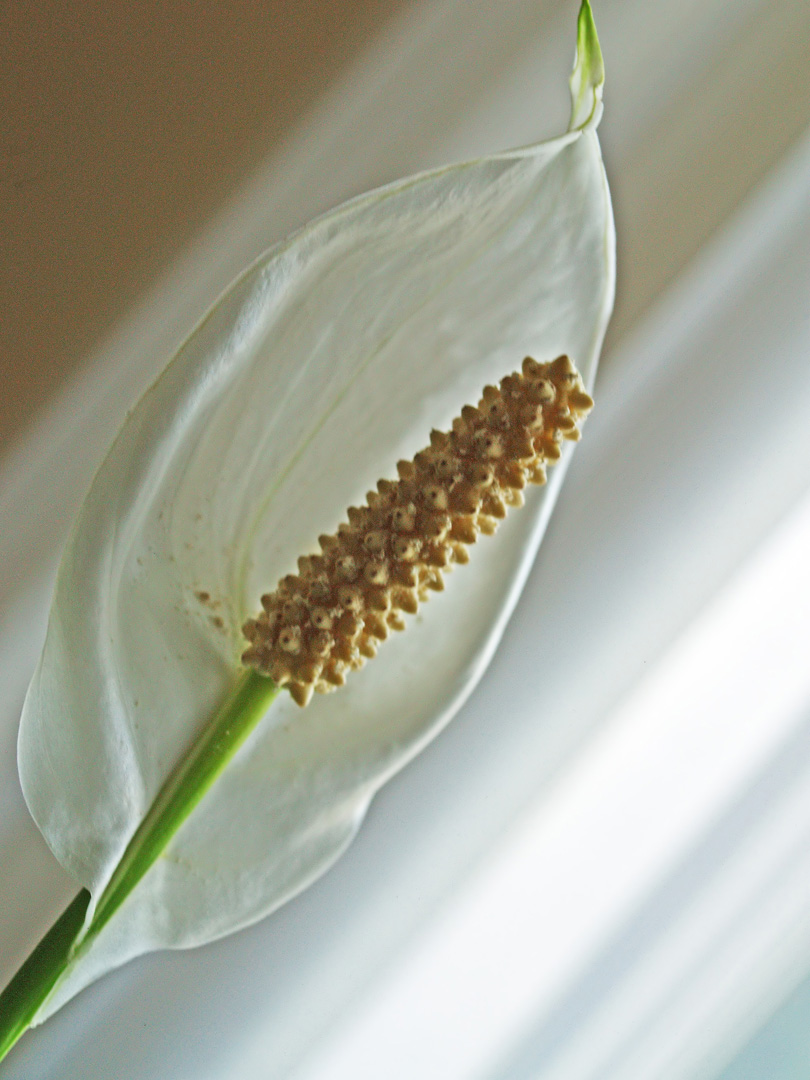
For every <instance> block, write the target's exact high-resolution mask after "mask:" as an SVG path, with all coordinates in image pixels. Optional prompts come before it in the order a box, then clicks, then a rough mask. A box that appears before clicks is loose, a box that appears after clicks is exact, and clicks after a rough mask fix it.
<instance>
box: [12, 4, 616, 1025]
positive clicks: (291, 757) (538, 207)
mask: <svg viewBox="0 0 810 1080" xmlns="http://www.w3.org/2000/svg"><path fill="white" fill-rule="evenodd" d="M587 15H588V19H589V17H590V13H589V12H587ZM586 22H587V25H586V26H585V31H584V33H583V21H582V19H581V20H580V37H579V42H578V61H577V65H576V67H575V71H574V75H573V76H572V97H573V101H574V106H573V117H572V128H571V130H569V132H568V133H566V134H565V135H563V136H561V137H560V138H558V139H555V140H553V141H551V142H547V143H544V144H540V145H537V146H530V147H527V148H522V149H519V150H516V151H513V152H509V153H500V154H497V155H494V156H492V157H488V158H483V159H481V160H478V161H473V162H469V163H466V164H462V165H455V166H452V167H449V168H443V169H439V170H436V171H433V172H429V173H426V174H424V175H421V176H417V177H412V178H409V179H407V180H403V181H400V182H398V183H395V184H392V185H390V186H388V187H385V188H382V189H380V190H379V191H374V192H372V193H370V194H368V195H364V196H362V197H361V198H358V199H354V200H353V201H351V202H349V203H347V204H345V205H344V206H341V207H339V208H338V209H337V210H334V211H333V212H331V213H329V214H326V215H325V216H323V217H321V218H319V219H318V220H316V221H315V222H313V223H312V224H310V225H308V226H306V227H305V228H303V229H302V230H300V231H299V232H298V233H296V234H295V235H294V236H293V237H292V238H291V239H289V240H287V241H285V242H284V243H282V244H280V245H278V246H277V247H275V248H273V249H272V250H270V251H269V252H268V253H267V254H265V255H264V256H262V258H261V259H260V260H259V261H258V262H257V263H256V264H255V265H254V266H252V267H251V268H250V269H249V270H248V271H247V272H246V273H244V274H243V275H242V276H241V277H240V278H239V279H238V280H237V281H236V282H235V283H234V285H233V286H232V287H231V288H230V289H229V290H228V291H227V293H226V294H225V295H224V296H223V297H222V298H221V299H220V300H219V301H218V302H217V303H216V305H215V306H214V307H213V308H212V310H211V311H210V312H209V314H208V315H207V316H206V318H205V319H204V320H203V322H202V323H201V324H200V325H199V326H198V327H197V329H196V330H195V331H194V333H193V334H192V335H191V337H190V338H189V339H188V341H187V342H186V343H185V345H184V346H183V347H182V349H181V350H180V352H179V353H178V355H177V356H176V357H175V358H174V359H173V360H172V362H171V364H170V365H169V367H168V368H167V369H166V371H165V373H164V374H163V375H162V377H161V378H160V379H159V380H158V381H157V383H156V384H155V385H154V386H153V387H152V389H151V390H150V391H149V392H148V393H147V394H146V396H145V397H144V398H143V400H142V401H141V402H140V404H139V405H138V406H137V408H136V409H135V410H134V412H133V413H132V414H131V415H130V417H129V418H128V419H127V421H126V423H125V425H124V427H123V429H122V431H121V433H120V435H119V436H118V439H117V441H116V442H115V444H114V446H113V447H112V449H111V451H110V453H109V455H108V457H107V459H106V460H105V462H104V464H103V465H102V467H101V469H100V470H99V472H98V475H97V476H96V478H95V481H94V483H93V486H92V489H91V491H90V493H89V495H88V497H87V500H86V502H85V504H84V506H83V508H82V510H81V513H80V515H79V517H78V520H77V522H76V525H75V527H74V530H73V533H72V536H71V538H70V541H69V544H68V547H67V550H66V552H65V554H64V558H63V561H62V566H61V570H60V573H59V579H58V584H57V589H56V595H55V598H54V602H53V609H52V611H51V617H50V623H49V627H48V635H47V640H46V643H45V647H44V651H43V654H42V657H41V660H40V662H39V666H38V668H37V670H36V673H35V675H34V679H33V682H32V684H31V687H30V690H29V693H28V696H27V699H26V702H25V708H24V712H23V719H22V726H21V730H20V741H19V763H20V775H21V777H22V785H23V790H24V793H25V798H26V800H27V802H28V806H29V808H30V810H31V813H32V814H33V816H34V819H35V820H36V822H37V824H38V825H39V827H40V829H41V830H42V832H43V834H44V835H45V838H46V840H47V842H48V844H49V845H50V847H51V848H52V850H53V852H54V854H55V855H56V857H57V858H58V859H59V861H60V862H61V863H62V864H63V865H64V866H65V867H66V868H67V870H68V871H69V872H70V873H71V874H72V875H73V876H74V877H75V878H76V880H77V881H78V882H80V883H81V884H82V885H84V886H86V887H87V888H88V889H89V890H90V891H91V892H92V894H93V896H94V898H96V899H97V898H98V896H99V894H100V891H101V890H102V889H103V887H104V886H105V884H106V883H107V882H108V881H109V878H110V875H111V874H112V872H113V870H114V868H115V866H116V864H117V863H118V860H119V859H120V857H121V854H122V852H123V850H124V848H125V846H126V844H127V842H128V840H129V839H130V837H131V836H132V834H133V833H134V831H135V829H136V827H137V825H138V823H139V822H140V821H141V819H142V818H143V816H144V814H145V813H146V811H147V809H148V808H149V806H150V804H151V803H152V801H153V799H154V797H155V795H156V793H157V792H158V790H159V788H160V787H161V785H162V783H163V782H164V780H165V779H166V777H167V775H168V773H169V771H170V770H171V769H172V767H173V766H174V764H175V763H176V761H177V760H178V758H180V757H181V756H182V755H183V754H184V753H185V752H186V751H187V749H188V747H189V746H190V745H191V744H192V743H193V741H194V739H195V737H196V736H197V735H198V734H199V732H200V731H201V729H202V727H203V726H204V725H205V724H206V721H207V720H208V719H209V718H210V717H211V716H212V714H213V713H214V712H215V710H216V708H217V706H218V705H219V704H220V702H221V701H222V699H223V697H224V696H225V695H226V694H227V692H228V690H229V688H230V687H231V686H232V685H233V683H234V681H235V679H236V678H237V674H238V672H239V670H240V662H239V657H240V654H241V652H242V650H243V648H244V642H243V639H242V635H241V632H240V627H241V625H242V623H243V621H244V620H245V619H246V618H247V617H248V616H250V615H252V614H254V613H255V611H256V610H257V608H258V606H259V597H260V595H261V594H262V593H263V592H265V591H267V590H268V589H271V588H273V587H274V586H275V583H276V581H277V580H278V578H279V577H280V576H281V575H283V574H285V573H288V572H289V571H291V570H293V569H294V568H295V563H296V558H297V556H298V555H300V554H303V553H306V552H311V551H314V550H316V546H317V545H316V538H317V536H318V534H319V533H321V532H329V531H332V530H333V529H334V528H335V526H336V525H337V523H338V522H339V521H340V520H342V518H343V516H344V515H345V510H346V507H347V506H348V505H349V504H351V503H356V502H358V501H362V499H363V497H364V494H365V492H366V491H367V490H368V489H369V488H371V487H373V485H374V484H375V482H376V481H377V480H378V479H379V478H380V477H381V476H383V475H387V476H393V475H394V465H395V462H396V461H397V459H398V458H400V457H410V456H412V455H413V453H414V452H415V451H416V450H418V449H419V448H420V447H421V446H422V445H424V443H425V442H426V439H427V435H428V433H429V432H430V429H431V428H432V427H443V426H446V425H448V424H449V422H450V421H451V419H452V417H453V416H454V415H455V414H456V413H458V411H459V410H460V408H461V406H462V405H464V404H465V403H467V402H475V401H476V400H477V399H478V397H479V396H480V392H481V389H482V388H483V386H484V385H485V384H486V383H490V382H496V381H497V380H498V379H499V378H500V377H501V376H502V375H504V374H506V373H507V372H509V371H512V370H514V369H515V368H517V367H519V366H520V362H521V361H522V359H523V357H524V356H525V355H532V356H534V357H536V358H537V359H539V360H549V359H553V358H554V357H556V356H557V355H559V354H560V353H567V354H568V355H570V356H571V358H572V359H573V360H574V361H575V362H576V364H577V365H578V367H579V368H580V370H581V371H582V373H583V375H584V377H585V380H586V383H587V384H588V385H592V382H593V378H594V374H595V369H596V363H597V357H598V353H599V348H600V345H601V342H602V337H603V334H604V330H605V326H606V323H607V320H608V317H609V313H610V309H611V305H612V300H613V284H614V236H613V221H612V215H611V206H610V198H609V194H608V188H607V183H606V180H605V174H604V170H603V166H602V160H601V155H600V149H599V143H598V140H597V136H596V130H595V128H596V125H597V123H598V120H599V116H600V113H601V84H602V69H601V57H600V56H599V52H598V45H595V44H594V42H595V36H594V37H593V40H592V41H589V39H588V32H589V28H592V24H591V23H590V22H589V21H587V20H586ZM563 469H564V463H563V465H561V466H559V467H557V468H556V469H555V470H553V471H552V473H551V474H550V475H551V479H550V483H549V485H548V487H546V488H544V489H536V490H535V489H533V490H532V493H531V495H530V496H529V499H528V500H527V507H526V509H525V510H524V511H521V512H516V513H514V514H512V515H510V518H509V519H508V521H507V522H506V523H505V524H504V526H503V527H502V528H501V529H500V530H499V532H498V534H497V535H496V536H495V537H494V538H492V539H485V540H482V541H481V542H480V543H479V544H478V545H477V546H476V549H475V550H474V551H473V552H472V556H473V558H472V563H471V565H470V566H469V567H466V568H463V569H460V570H458V571H456V573H454V574H453V575H452V576H451V578H450V579H449V582H448V588H447V590H446V592H445V593H443V594H441V595H439V596H437V597H435V598H434V599H432V600H431V602H430V603H429V604H428V605H427V606H426V607H425V608H423V609H422V611H420V614H419V616H418V617H417V618H416V619H415V620H412V622H413V625H412V626H410V627H409V628H408V629H407V631H406V632H405V633H403V634H399V635H395V636H394V639H392V640H391V641H389V642H387V643H386V644H385V645H384V647H383V648H382V649H381V651H380V655H379V657H378V658H377V659H376V660H375V661H374V662H372V663H370V664H368V665H367V666H366V667H365V669H364V670H363V671H361V672H359V673H357V674H356V675H353V676H352V677H351V678H350V680H349V682H348V683H347V685H346V687H345V688H344V689H342V690H341V691H339V692H337V693H335V694H333V695H329V696H328V697H323V698H320V697H316V699H315V700H314V701H313V703H312V704H311V705H310V706H309V707H308V708H307V709H306V710H303V711H301V710H299V709H298V708H297V706H295V705H293V704H292V703H291V702H290V701H289V700H288V698H287V695H286V694H283V695H282V697H281V699H279V701H278V702H277V703H276V704H275V705H274V707H273V709H272V710H271V711H270V713H269V714H268V715H267V716H266V717H265V719H264V721H263V722H262V723H261V724H260V725H259V726H258V728H257V729H256V730H255V731H254V732H253V733H252V735H251V736H250V737H249V738H248V740H247V742H246V743H245V744H244V745H243V746H242V747H241V749H240V750H239V752H238V753H237V755H236V757H235V758H234V760H233V761H232V762H231V764H230V765H229V766H228V767H227V769H226V770H225V772H224V773H223V775H222V776H221V777H220V778H219V779H218V780H217V782H216V784H215V785H214V787H213V788H212V789H211V790H210V791H209V793H208V794H207V796H206V797H205V798H204V800H203V801H202V803H201V804H200V805H199V806H198V808H197V809H196V810H195V812H194V813H193V815H192V816H191V817H190V818H189V819H188V820H187V821H186V823H185V824H184V825H183V826H182V827H181V829H180V831H179V832H178V833H177V835H176V836H175V837H174V839H173V840H172V841H171V842H170V844H169V847H168V848H167V850H166V852H165V854H164V856H163V857H162V858H160V859H159V860H158V862H157V863H156V864H155V865H154V866H153V867H152V868H151V870H150V871H149V872H148V873H147V875H146V876H145V877H144V879H143V880H142V881H141V883H140V884H139V885H138V887H137V888H136V889H135V891H134V892H133V893H132V895H130V896H129V898H128V899H127V900H126V901H125V903H124V905H123V906H122V908H121V909H120V911H118V913H117V914H116V915H115V916H114V917H113V919H112V920H111V922H110V923H109V924H108V925H107V926H106V927H105V928H104V929H103V930H102V931H101V933H100V934H99V936H98V938H97V939H96V940H95V941H94V942H93V944H92V946H91V947H90V948H89V949H88V951H87V953H86V955H84V956H82V958H81V959H80V961H79V962H78V963H77V964H76V965H75V966H74V968H73V969H72V971H71V972H70V973H69V974H68V975H67V977H66V978H65V979H64V980H63V981H62V983H61V984H60V985H59V987H58V988H57V991H56V993H55V995H54V996H53V997H52V998H51V1000H50V1001H49V1002H48V1003H47V1004H46V1005H45V1006H44V1007H43V1009H42V1010H41V1011H40V1014H39V1016H38V1017H37V1019H38V1020H41V1019H44V1018H45V1016H46V1015H48V1014H49V1013H51V1012H53V1011H54V1010H55V1009H56V1008H57V1007H58V1006H59V1005H60V1004H61V1003H62V1002H64V1001H65V1000H67V998H69V997H70V996H72V994H74V993H75V992H76V991H77V990H78V989H79V988H80V987H81V986H83V985H85V984H86V983H87V982H89V981H91V980H92V979H93V978H95V977H97V976H98V975H99V974H101V973H102V972H104V971H106V970H109V969H110V968H112V967H115V966H117V965H119V964H121V963H123V962H124V961H125V960H127V959H129V958H130V957H133V956H136V955H138V954H139V953H143V952H146V951H148V950H151V949H157V948H162V947H182V946H188V945H196V944H200V943H202V942H205V941H209V940H212V939H214V938H217V937H219V936H221V935H223V934H227V933H228V932H230V931H232V930H235V929H237V928H238V927H241V926H245V925H246V924H248V923H251V922H253V921H254V920H256V919H258V918H260V917H261V916H263V915H265V914H267V913H268V912H269V911H271V910H272V909H273V908H275V907H277V906H278V905H279V904H280V903H282V902H283V901H284V900H286V899H287V898H289V897H290V896H292V895H293V894H294V893H296V892H298V891H299V890H300V889H302V888H303V887H304V886H306V885H307V884H308V883H309V882H311V881H312V880H313V878H315V877H316V876H317V875H318V874H320V873H322V872H323V870H324V869H325V868H326V867H327V866H328V865H329V864H330V863H331V862H333V860H334V859H335V858H336V857H337V856H338V855H339V854H340V852H341V851H342V850H343V849H344V848H345V846H346V845H347V844H348V843H349V841H350V840H351V838H352V837H353V835H354V834H355V832H356V830H357V828H358V826H359V824H360V822H361V820H362V818H363V815H364V813H365V811H366V808H367V806H368V803H369V800H370V798H371V797H372V795H373V794H374V792H375V791H376V790H377V789H378V788H379V786H380V785H381V784H382V783H383V782H384V781H385V780H386V779H387V778H388V777H390V776H391V775H392V773H393V772H395V771H396V770H398V769H399V768H401V767H402V765H403V764H404V763H405V762H406V761H407V760H408V759H409V758H411V757H412V756H413V755H414V754H415V753H416V752H417V751H418V750H419V749H420V748H421V747H422V746H424V745H425V743H426V742H427V741H428V740H429V739H431V738H432V737H433V736H434V735H435V734H436V733H437V732H438V731H439V729H440V728H441V727H442V726H443V725H444V724H445V723H446V722H447V720H448V719H449V718H450V717H451V716H452V714H453V713H454V712H455V711H456V710H457V709H458V708H459V705H460V704H461V703H462V701H463V700H464V698H465V697H466V695H467V694H469V692H470V691H471V689H472V687H473V686H474V685H475V683H476V681H477V679H478V678H479V677H480V675H481V673H482V672H483V670H484V668H485V666H486V664H487V662H488V660H489V658H490V656H491V655H492V652H493V650H494V648H495V645H496V643H497V641H498V639H499V637H500V635H501V633H502V631H503V628H504V625H505V622H506V620H507V618H508V616H509V614H510V612H511V610H512V608H513V606H514V604H515V601H516V599H517V596H518V593H519V590H520V588H521V586H522V583H523V581H524V579H525V577H526V574H527V572H528V569H529V566H530V564H531V561H532V558H533V556H534V553H535V550H536V548H537V545H538V543H539V541H540V537H541V535H542V532H543V529H544V527H545V524H546V521H547V518H548V515H549V513H550V510H551V506H552V503H553V501H554V497H555V495H556V492H557V490H558V487H559V484H560V481H561V479H562V473H563ZM90 914H92V905H91V911H90V913H88V918H89V917H90Z"/></svg>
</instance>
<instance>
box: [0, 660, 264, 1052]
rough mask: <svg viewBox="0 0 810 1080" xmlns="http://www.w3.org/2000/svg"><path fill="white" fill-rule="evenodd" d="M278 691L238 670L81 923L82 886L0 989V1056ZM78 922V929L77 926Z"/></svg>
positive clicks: (84, 893) (85, 894)
mask: <svg viewBox="0 0 810 1080" xmlns="http://www.w3.org/2000/svg"><path fill="white" fill-rule="evenodd" d="M278 693H279V688H278V687H277V686H276V684H275V683H274V682H273V681H272V679H268V678H265V677H264V676H263V675H259V674H257V673H256V672H255V671H247V672H245V673H244V674H243V675H242V676H241V678H240V679H239V681H238V682H237V684H236V686H235V687H234V689H233V691H232V693H231V694H230V696H229V697H228V698H227V700H226V701H225V703H224V704H223V705H222V707H221V708H220V710H219V712H218V713H217V714H216V716H214V717H213V719H212V720H211V722H210V724H209V725H208V727H207V728H206V729H205V731H204V732H203V733H202V735H201V736H200V738H199V739H198V740H197V742H196V743H195V744H194V745H193V746H192V747H191V749H190V751H189V753H188V754H187V755H186V757H185V758H184V759H183V760H182V761H181V762H180V763H179V764H178V765H177V766H176V767H175V769H174V770H173V772H172V773H171V774H170V775H169V776H168V778H167V779H166V782H165V783H164V785H163V787H162V788H161V789H160V791H159V792H158V794H157V797H156V798H155V801H154V802H153V803H152V805H151V807H150V808H149V810H148V811H147V814H146V816H145V817H144V819H143V821H142V822H141V824H140V825H139V826H138V828H137V830H136V831H135V834H134V835H133V837H132V839H131V840H130V842H129V844H128V845H127V847H126V850H125V851H124V854H123V855H122V856H121V860H120V862H119V863H118V866H117V867H116V868H115V870H114V871H113V874H112V877H111V878H110V880H109V882H108V883H107V886H106V888H105V889H104V892H103V893H102V894H101V896H100V897H99V899H98V903H97V904H96V909H95V911H94V912H93V916H92V919H91V920H90V923H89V925H87V926H84V920H85V916H86V914H87V909H88V906H89V904H90V893H89V892H88V891H87V890H86V889H82V891H81V892H80V893H79V894H78V896H77V897H76V898H75V899H74V900H73V901H72V903H71V904H70V905H69V906H68V907H67V909H66V910H65V912H64V913H63V914H62V916H61V917H60V918H59V919H58V920H57V921H56V922H55V923H54V925H53V926H52V927H51V929H50V930H49V931H48V933H47V934H46V935H45V937H44V938H43V939H42V941H41V942H40V943H39V945H37V947H36V949H34V951H33V952H32V953H31V955H30V956H29V957H28V959H27V960H26V961H25V963H24V964H23V966H22V967H21V968H20V970H19V971H18V972H17V974H16V975H15V976H14V978H13V979H12V980H11V982H10V983H9V984H8V986H7V987H6V988H5V990H3V992H2V993H1V994H0V1061H2V1060H3V1058H4V1057H5V1056H6V1054H7V1053H8V1052H9V1050H10V1049H11V1047H12V1046H13V1045H14V1044H15V1043H16V1042H17V1040H18V1039H19V1038H20V1036H21V1035H22V1034H23V1033H24V1032H25V1031H27V1030H28V1028H29V1027H30V1026H31V1022H32V1021H33V1019H34V1018H35V1016H36V1014H37V1012H38V1011H39V1009H40V1007H41V1006H42V1005H43V1004H44V1003H45V1001H46V1000H47V999H48V997H49V995H50V994H51V993H52V992H53V990H54V989H55V987H56V986H57V984H58V983H59V981H60V979H61V978H62V977H63V976H64V975H65V974H66V972H68V971H69V970H70V968H71V967H72V965H73V964H74V963H75V962H76V961H77V960H78V959H79V957H81V956H82V955H83V954H84V953H85V952H86V951H87V950H88V948H89V947H90V945H91V944H92V942H93V941H94V939H95V938H96V937H97V936H98V934H99V933H100V932H101V930H102V929H103V927H104V926H106V924H107V923H108V922H109V920H110V919H111V918H112V916H113V915H114V914H115V912H116V911H117V910H118V909H119V908H120V906H121V904H123V902H124V900H126V898H127V897H128V896H129V894H130V893H131V892H132V890H133V889H134V888H135V886H136V885H137V884H138V882H139V881H140V880H141V878H142V877H143V876H144V874H146V872H147V871H148V870H149V868H150V867H151V866H153V865H154V863H155V862H156V861H157V859H158V858H159V857H160V855H161V854H162V853H163V852H164V851H165V849H166V847H167V845H168V843H169V841H170V840H171V839H172V837H173V836H174V835H175V833H176V832H177V831H178V829H179V828H180V826H181V825H182V824H183V822H184V821H185V820H186V818H187V817H188V816H189V815H190V814H191V813H192V811H193V810H194V808H195V807H196V806H197V804H198V803H199V801H200V800H201V799H202V797H203V796H204V795H205V793H206V792H207V791H208V789H209V788H210V787H211V785H212V784H213V783H214V781H215V780H216V778H217V777H218V776H219V774H220V773H221V772H222V770H223V769H224V768H225V766H226V765H227V764H228V762H229V761H230V760H231V758H232V757H233V755H234V754H235V753H236V751H237V750H238V749H239V747H240V746H241V745H242V743H243V742H244V741H245V739H246V738H247V736H248V735H249V734H250V732H251V731H252V730H253V728H254V727H255V726H256V725H257V724H258V722H259V721H260V720H261V719H262V717H263V716H264V714H265V713H266V712H267V709H268V708H269V706H270V703H271V702H272V701H273V699H274V698H275V697H276V695H277V694H278ZM83 927H84V929H82V928H83Z"/></svg>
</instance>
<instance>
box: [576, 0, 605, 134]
mask: <svg viewBox="0 0 810 1080" xmlns="http://www.w3.org/2000/svg"><path fill="white" fill-rule="evenodd" d="M604 84H605V64H604V61H603V59H602V50H601V48H600V47H599V35H598V34H597V33H596V23H595V22H594V21H593V12H592V11H591V5H590V0H582V6H581V7H580V9H579V18H578V19H577V53H576V57H575V59H574V70H573V71H572V72H571V78H570V80H569V85H570V87H571V122H570V124H569V125H568V130H569V131H576V130H581V129H584V128H595V127H596V126H597V124H598V123H599V120H600V119H601V116H602V87H603V86H604Z"/></svg>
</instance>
